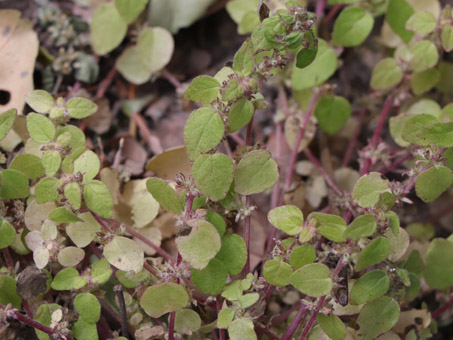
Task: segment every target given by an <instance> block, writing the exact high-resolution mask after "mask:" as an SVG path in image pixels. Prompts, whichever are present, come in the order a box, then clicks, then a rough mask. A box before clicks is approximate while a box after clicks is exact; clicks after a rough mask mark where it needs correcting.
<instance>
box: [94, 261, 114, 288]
mask: <svg viewBox="0 0 453 340" xmlns="http://www.w3.org/2000/svg"><path fill="white" fill-rule="evenodd" d="M110 276H112V270H111V269H110V264H109V263H108V261H107V260H106V259H105V258H102V259H100V260H98V261H96V262H94V263H93V264H92V265H91V281H93V282H94V283H97V284H100V285H103V284H104V283H106V282H107V281H108V280H109V279H110Z"/></svg>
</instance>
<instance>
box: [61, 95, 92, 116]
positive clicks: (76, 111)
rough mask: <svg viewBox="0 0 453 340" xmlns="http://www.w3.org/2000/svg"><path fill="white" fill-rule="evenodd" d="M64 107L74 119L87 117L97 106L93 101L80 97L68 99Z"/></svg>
mask: <svg viewBox="0 0 453 340" xmlns="http://www.w3.org/2000/svg"><path fill="white" fill-rule="evenodd" d="M66 108H67V109H68V114H69V115H70V116H71V117H72V118H76V119H83V118H86V117H89V116H91V115H92V114H94V113H96V111H97V110H98V106H97V105H96V104H95V103H93V102H92V101H91V100H89V99H86V98H82V97H76V98H71V99H69V101H68V102H67V104H66Z"/></svg>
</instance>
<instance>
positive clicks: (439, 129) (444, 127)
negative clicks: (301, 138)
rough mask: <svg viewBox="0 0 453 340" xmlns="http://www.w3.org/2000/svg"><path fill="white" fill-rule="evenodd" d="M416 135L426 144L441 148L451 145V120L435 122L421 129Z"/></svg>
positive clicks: (452, 128)
mask: <svg viewBox="0 0 453 340" xmlns="http://www.w3.org/2000/svg"><path fill="white" fill-rule="evenodd" d="M417 136H418V137H419V138H421V139H423V140H425V143H427V144H428V145H437V146H440V147H443V148H449V147H452V146H453V122H449V123H435V124H432V125H430V126H426V127H424V128H423V129H421V130H420V131H419V132H418V133H417Z"/></svg>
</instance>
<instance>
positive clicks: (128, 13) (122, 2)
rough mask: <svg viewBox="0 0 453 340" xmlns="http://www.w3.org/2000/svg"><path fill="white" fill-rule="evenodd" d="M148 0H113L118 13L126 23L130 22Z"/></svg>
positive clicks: (141, 10) (135, 17)
mask: <svg viewBox="0 0 453 340" xmlns="http://www.w3.org/2000/svg"><path fill="white" fill-rule="evenodd" d="M147 3H148V0H115V6H116V9H117V10H118V13H119V14H120V15H121V16H122V17H123V19H124V21H125V22H126V23H127V24H132V23H133V22H134V21H135V19H137V17H138V16H139V15H140V13H141V12H143V10H144V9H145V7H146V4H147Z"/></svg>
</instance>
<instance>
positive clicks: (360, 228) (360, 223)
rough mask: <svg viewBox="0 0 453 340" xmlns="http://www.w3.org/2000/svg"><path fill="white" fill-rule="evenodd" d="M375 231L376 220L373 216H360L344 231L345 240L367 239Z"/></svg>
mask: <svg viewBox="0 0 453 340" xmlns="http://www.w3.org/2000/svg"><path fill="white" fill-rule="evenodd" d="M375 231H376V220H375V218H374V216H373V215H362V216H359V217H357V218H356V219H355V220H354V221H352V223H351V224H350V225H349V226H348V228H347V229H346V230H345V231H344V237H345V238H351V239H353V240H360V239H361V238H363V237H368V236H371V235H373V234H374V232H375Z"/></svg>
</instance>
